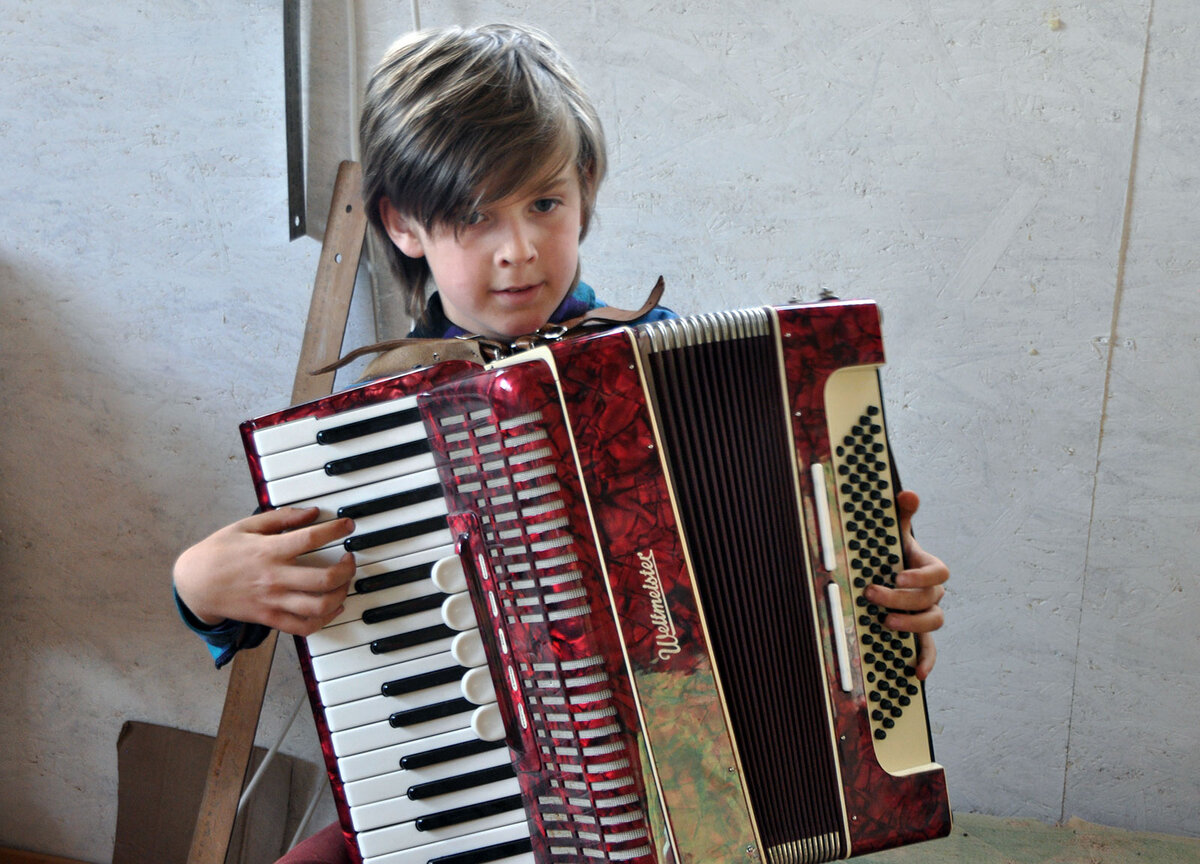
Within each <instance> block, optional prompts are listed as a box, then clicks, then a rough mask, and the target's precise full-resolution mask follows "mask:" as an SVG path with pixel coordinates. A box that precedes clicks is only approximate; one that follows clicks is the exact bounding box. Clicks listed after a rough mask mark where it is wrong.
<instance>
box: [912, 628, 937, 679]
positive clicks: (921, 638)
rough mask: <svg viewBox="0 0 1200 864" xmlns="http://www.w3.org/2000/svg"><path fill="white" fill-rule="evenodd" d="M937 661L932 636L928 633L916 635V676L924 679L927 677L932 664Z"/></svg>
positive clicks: (935, 647)
mask: <svg viewBox="0 0 1200 864" xmlns="http://www.w3.org/2000/svg"><path fill="white" fill-rule="evenodd" d="M935 662H937V646H936V645H935V644H934V642H933V636H932V635H931V634H929V633H921V634H919V635H918V636H917V667H916V669H917V678H918V679H919V680H921V681H924V680H925V679H926V678H928V677H929V673H930V672H932V671H933V664H934V663H935Z"/></svg>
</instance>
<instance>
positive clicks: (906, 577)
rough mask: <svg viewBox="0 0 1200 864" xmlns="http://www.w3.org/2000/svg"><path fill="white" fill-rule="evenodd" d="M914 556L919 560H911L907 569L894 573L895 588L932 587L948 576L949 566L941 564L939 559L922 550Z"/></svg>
mask: <svg viewBox="0 0 1200 864" xmlns="http://www.w3.org/2000/svg"><path fill="white" fill-rule="evenodd" d="M914 557H917V558H919V559H920V560H918V561H915V562H913V564H912V566H910V567H909V569H907V570H901V571H900V572H899V573H897V574H896V579H895V584H896V587H897V588H932V587H934V586H935V585H941V584H943V583H945V582H946V580H947V579H949V578H950V568H949V567H947V566H946V565H945V564H943V563H942V561H941V559H938V558H934V557H933V556H932V555H928V554H926V553H924V552H921V553H920V554H919V555H917V556H914Z"/></svg>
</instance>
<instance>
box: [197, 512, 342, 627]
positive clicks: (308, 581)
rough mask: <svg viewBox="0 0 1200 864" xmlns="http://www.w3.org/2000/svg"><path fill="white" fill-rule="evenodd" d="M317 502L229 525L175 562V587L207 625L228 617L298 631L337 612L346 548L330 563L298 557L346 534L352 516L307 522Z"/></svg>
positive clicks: (326, 619)
mask: <svg viewBox="0 0 1200 864" xmlns="http://www.w3.org/2000/svg"><path fill="white" fill-rule="evenodd" d="M318 512H319V511H318V510H317V508H316V507H306V508H303V509H300V508H295V507H281V508H280V509H278V510H269V511H267V512H265V513H258V514H255V515H254V516H250V517H247V518H246V519H242V520H239V521H237V522H234V523H233V524H232V525H227V526H225V527H224V528H222V529H220V530H219V531H216V532H214V533H213V534H210V535H209V536H208V537H206V538H205V539H203V540H201V541H200V542H199V543H197V544H196V545H195V546H192V547H191V548H190V549H188V550H187V551H185V552H184V553H183V554H182V555H180V556H179V560H177V561H176V562H175V571H174V577H175V590H176V591H177V592H178V593H179V598H180V599H181V600H182V601H183V602H184V604H185V605H186V606H187V607H188V609H190V610H191V612H192V614H193V615H195V616H196V617H197V618H199V619H200V620H201V621H203V622H205V623H206V624H211V625H217V624H220V623H221V622H222V621H224V620H226V619H229V618H232V619H233V620H235V621H246V622H250V623H256V624H265V625H266V626H268V627H274V628H275V629H277V630H282V631H283V632H284V633H292V634H295V635H298V636H308V635H311V634H312V633H315V632H316V631H317V630H319V629H320V628H321V627H323V626H324V625H325V624H327V623H328V622H329V621H331V620H332V619H333V618H334V617H336V616H337V615H338V614H339V613H340V612H341V611H342V608H343V607H342V601H343V600H345V599H346V593H347V592H348V591H349V589H350V580H351V579H352V578H353V577H354V556H353V555H352V554H351V553H349V552H347V553H346V554H345V555H343V556H342V557H341V559H339V560H338V562H337V563H336V564H333V565H332V566H312V565H306V564H303V563H299V562H297V560H296V559H297V557H298V556H300V555H303V554H304V553H305V552H311V551H313V550H314V549H319V548H320V547H322V546H325V545H328V544H330V543H333V542H335V541H337V540H339V539H341V538H343V537H346V536H348V535H349V534H350V532H351V531H353V530H354V523H353V521H351V520H350V519H334V520H333V521H332V522H322V523H320V524H319V525H310V524H309V523H311V522H312V521H313V520H314V519H316V518H317V514H318Z"/></svg>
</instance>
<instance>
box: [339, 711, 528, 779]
mask: <svg viewBox="0 0 1200 864" xmlns="http://www.w3.org/2000/svg"><path fill="white" fill-rule="evenodd" d="M477 740H479V739H478V736H476V735H475V733H474V732H473V731H472V730H471V727H470V726H469V725H466V724H464V725H463V726H462V728H460V729H452V730H451V731H449V732H441V733H439V734H437V735H430V736H429V737H427V738H413V739H411V740H408V741H402V742H400V743H399V744H392V745H390V746H388V747H384V748H382V749H379V750H372V751H369V752H367V753H359V754H357V755H353V756H345V757H343V758H341V759H338V760H337V765H338V776H339V777H340V778H341V779H342V782H343V783H347V784H348V783H352V782H354V781H357V780H363V779H366V778H368V777H376V776H378V775H380V774H384V773H388V772H391V771H393V770H395V769H397V768H398V767H399V766H400V760H401V759H402V758H404V757H405V756H410V755H413V754H415V753H427V752H429V751H430V750H439V749H441V748H443V747H450V746H452V745H454V744H462V743H465V742H470V741H477ZM506 752H507V751H506Z"/></svg>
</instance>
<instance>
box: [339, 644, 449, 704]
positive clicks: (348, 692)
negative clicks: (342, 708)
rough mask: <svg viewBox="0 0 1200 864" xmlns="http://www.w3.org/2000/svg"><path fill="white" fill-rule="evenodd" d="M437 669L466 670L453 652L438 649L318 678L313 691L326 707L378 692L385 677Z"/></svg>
mask: <svg viewBox="0 0 1200 864" xmlns="http://www.w3.org/2000/svg"><path fill="white" fill-rule="evenodd" d="M441 669H457V670H459V671H461V672H463V673H465V672H466V670H465V669H464V668H463V667H462V664H460V663H459V662H458V660H457V659H455V657H454V654H453V653H451V652H450V651H442V652H439V653H437V654H430V655H428V656H426V657H418V658H417V659H415V660H409V661H408V662H405V663H394V664H392V665H391V666H383V667H381V668H379V669H371V670H369V671H366V672H360V673H358V674H357V675H345V676H343V677H341V678H335V679H333V680H332V681H322V682H320V683H319V684H317V692H318V693H319V694H320V696H321V704H322V705H324V706H325V707H326V708H329V707H332V706H334V705H341V704H343V703H345V702H353V701H355V700H358V699H366V698H369V697H371V696H378V695H380V692H381V691H380V688H381V687H383V685H384V684H386V683H388V682H389V681H397V680H400V679H404V678H411V677H413V676H415V675H423V674H427V673H430V672H437V671H439V670H441Z"/></svg>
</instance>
